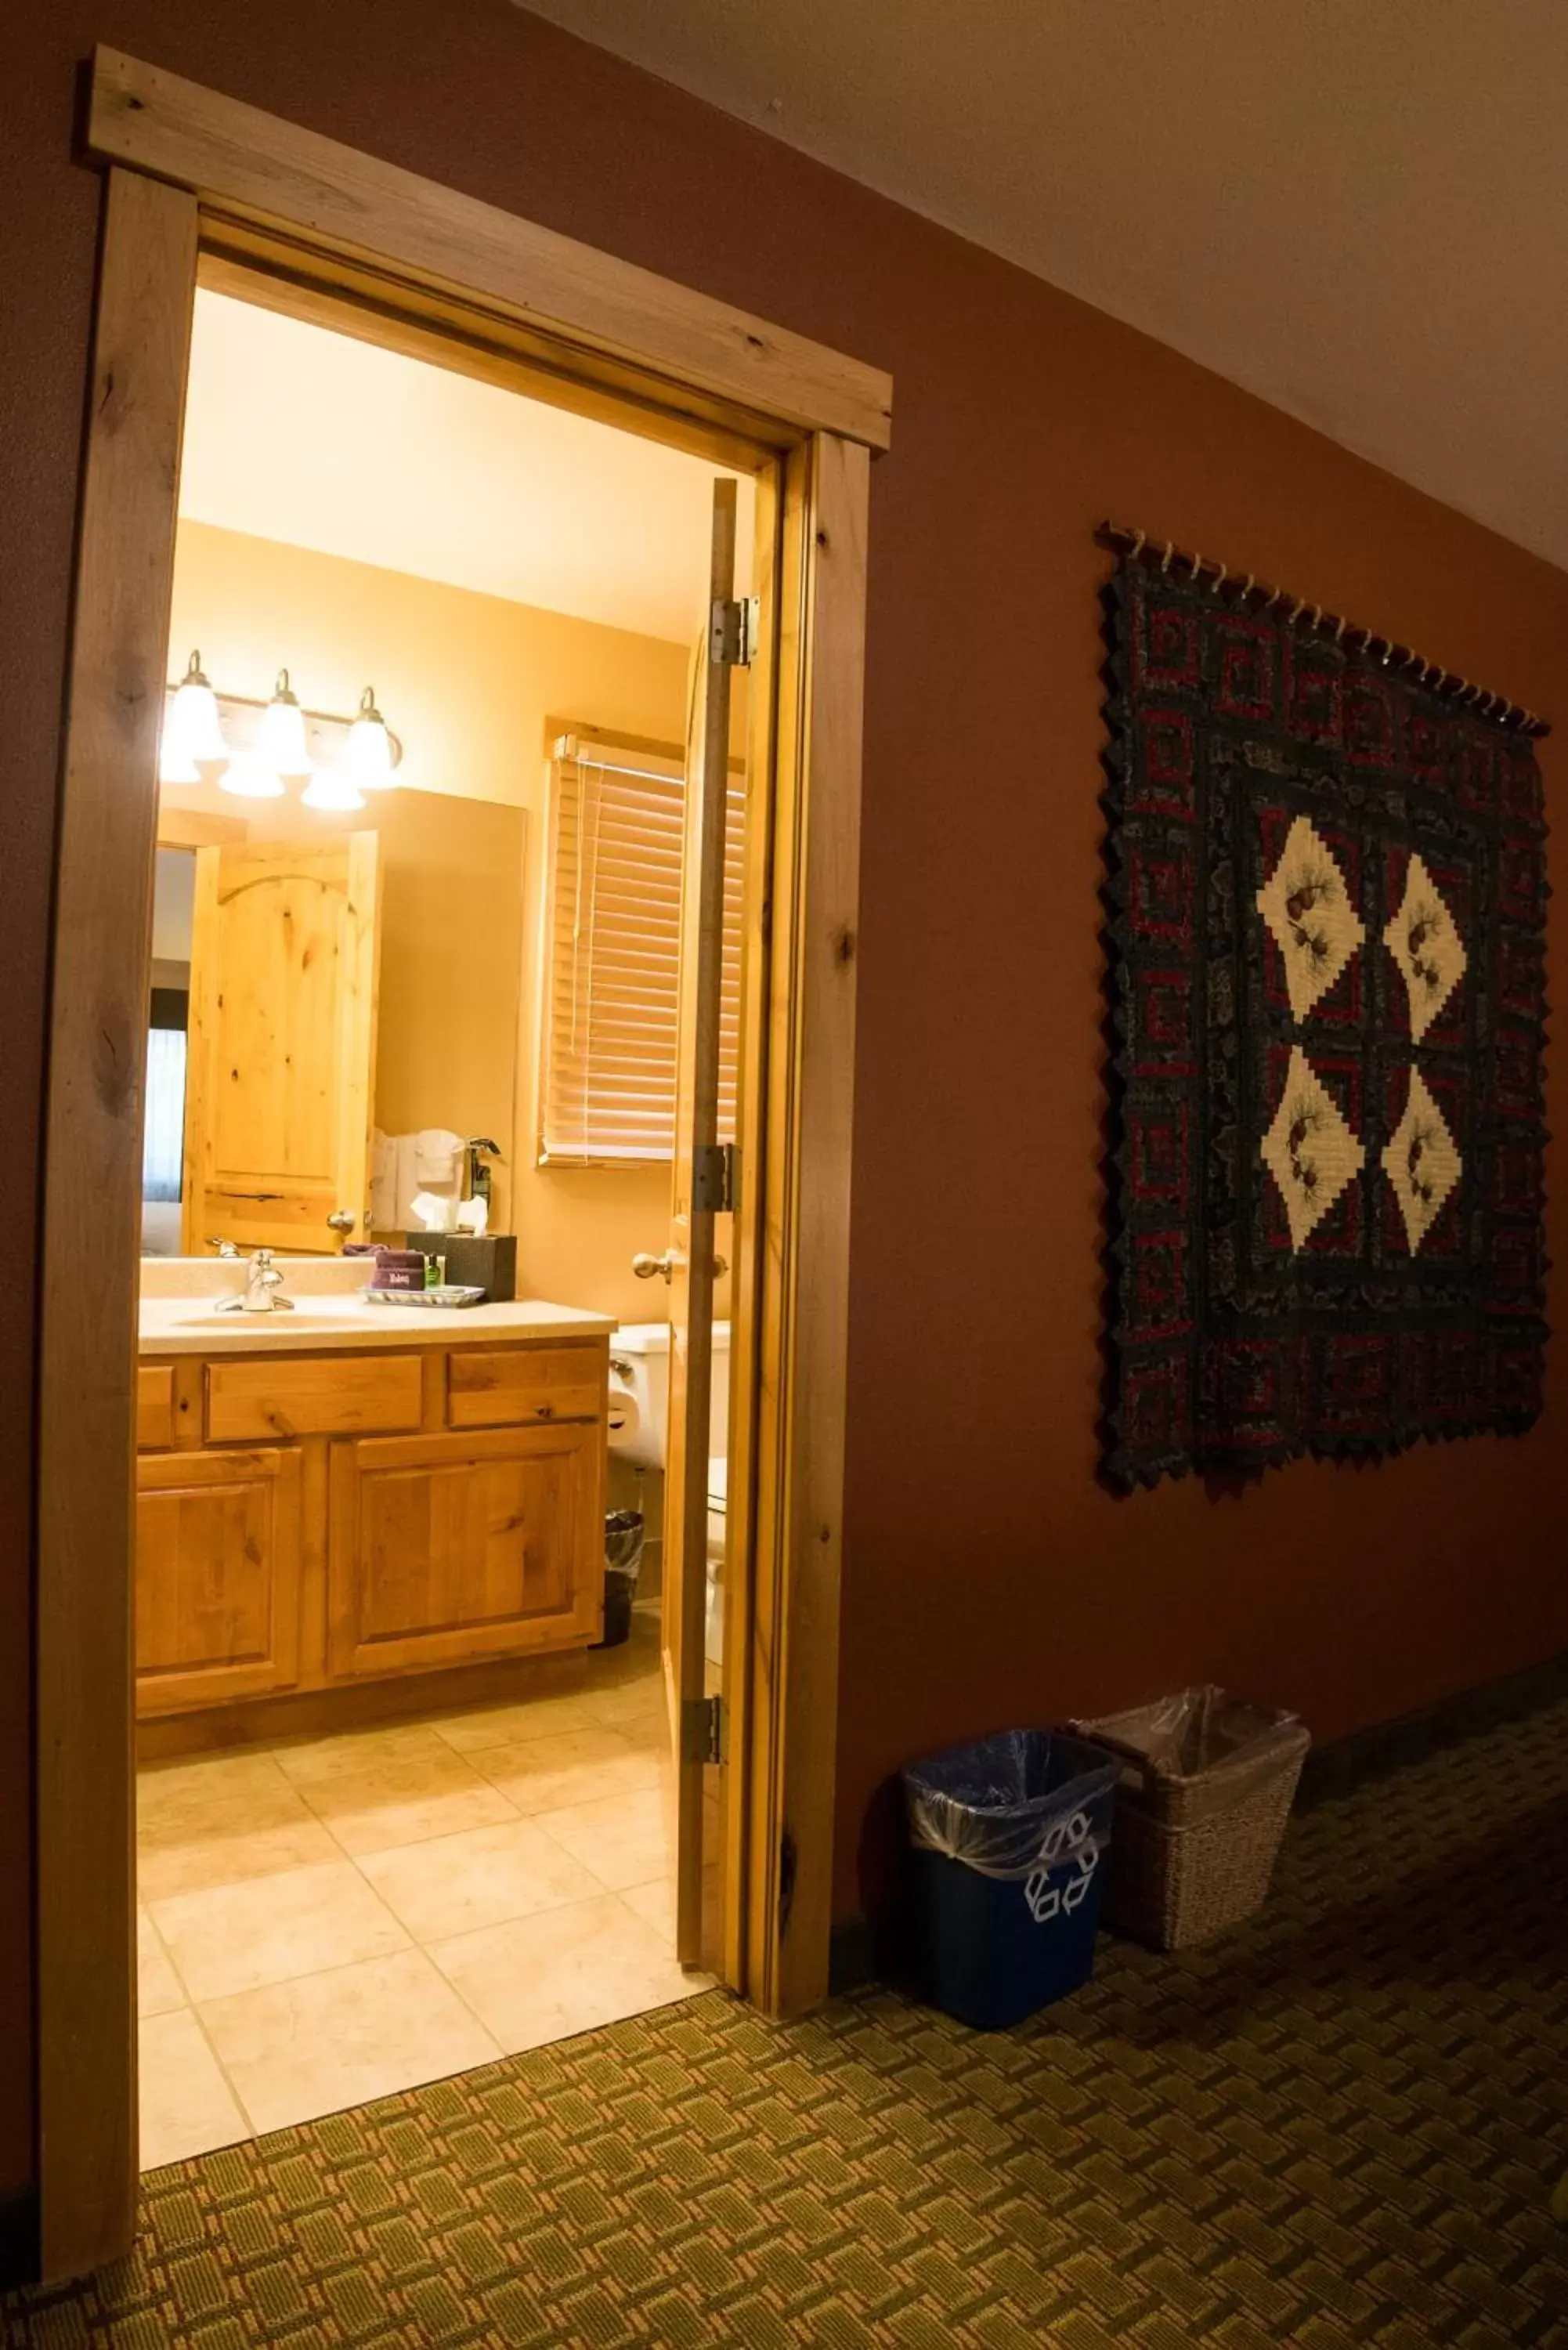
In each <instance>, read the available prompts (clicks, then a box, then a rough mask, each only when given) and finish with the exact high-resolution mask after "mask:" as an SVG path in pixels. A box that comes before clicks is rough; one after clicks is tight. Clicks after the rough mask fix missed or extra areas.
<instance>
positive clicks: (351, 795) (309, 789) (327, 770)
mask: <svg viewBox="0 0 1568 2350" xmlns="http://www.w3.org/2000/svg"><path fill="white" fill-rule="evenodd" d="M299 796H300V800H301V802H302V804H303V805H304V806H306V807H308V808H320V809H322V810H324V811H325V812H326V813H327V814H328V815H342V814H346V813H347V812H348V810H349V809H351V808H362V807H363V806H364V805H365V795H364V793H363V792H362V791H360V790H359V789H358V785H356V784H355V782H354V780H353V778H352V776H350V775H344V774H343V772H342V770H341V769H340V768H336V767H317V770H316V773H315V774H314V775H312V776H311V778H310V781H309V782H308V783H307V784H306V786H305V789H304V790H303V791H302V792H301V794H300V795H299Z"/></svg>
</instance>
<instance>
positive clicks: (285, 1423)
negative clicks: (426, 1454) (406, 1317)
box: [207, 1354, 421, 1444]
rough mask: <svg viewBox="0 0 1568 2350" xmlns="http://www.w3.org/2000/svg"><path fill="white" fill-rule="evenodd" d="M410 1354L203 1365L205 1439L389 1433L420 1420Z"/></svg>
mask: <svg viewBox="0 0 1568 2350" xmlns="http://www.w3.org/2000/svg"><path fill="white" fill-rule="evenodd" d="M420 1412H421V1372H420V1357H418V1355H337V1354H320V1355H310V1356H296V1357H294V1358H293V1359H292V1360H289V1361H286V1362H275V1361H273V1360H271V1359H269V1358H268V1357H265V1356H261V1357H247V1358H246V1359H244V1360H243V1361H238V1362H233V1363H209V1364H208V1365H207V1441H208V1443H209V1444H254V1443H256V1442H258V1441H261V1440H265V1439H271V1440H276V1439H277V1438H278V1437H280V1436H281V1437H288V1436H374V1435H381V1436H395V1435H397V1434H399V1433H400V1431H401V1430H405V1429H415V1428H418V1426H419V1424H420Z"/></svg>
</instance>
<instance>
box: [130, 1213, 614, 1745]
mask: <svg viewBox="0 0 1568 2350" xmlns="http://www.w3.org/2000/svg"><path fill="white" fill-rule="evenodd" d="M243 1270H244V1268H243V1266H241V1265H236V1264H234V1263H218V1262H216V1261H212V1260H208V1261H197V1260H192V1259H174V1260H170V1261H167V1262H164V1263H154V1262H151V1261H150V1262H149V1263H147V1264H146V1265H145V1267H144V1279H143V1291H142V1300H141V1316H140V1360H139V1366H138V1374H137V1522H136V1669H137V1691H138V1699H137V1705H138V1713H139V1715H140V1717H141V1718H143V1719H144V1720H145V1719H151V1718H154V1717H168V1716H171V1715H193V1714H198V1713H201V1712H202V1711H213V1710H216V1709H224V1710H225V1712H226V1711H227V1710H228V1709H231V1708H233V1707H234V1706H235V1705H236V1704H238V1705H242V1706H243V1705H257V1704H259V1703H260V1702H261V1701H264V1700H281V1699H284V1698H286V1697H288V1696H290V1695H292V1694H296V1693H297V1694H300V1695H303V1694H304V1693H306V1692H312V1691H314V1692H318V1693H322V1702H321V1704H320V1705H318V1706H317V1707H316V1708H314V1709H312V1714H313V1719H315V1720H320V1719H323V1718H325V1719H326V1720H327V1721H328V1722H330V1720H331V1718H332V1714H333V1708H332V1706H331V1704H330V1703H329V1702H328V1701H327V1700H329V1698H330V1693H331V1692H334V1691H337V1692H342V1693H344V1695H345V1704H344V1707H343V1709H342V1710H343V1711H344V1714H345V1718H347V1715H348V1712H349V1711H353V1712H354V1713H355V1714H356V1715H358V1714H361V1713H363V1711H365V1710H366V1709H365V1707H364V1705H363V1704H358V1705H356V1704H354V1703H353V1701H352V1700H350V1699H349V1698H348V1692H351V1691H354V1690H366V1689H368V1688H369V1687H370V1686H372V1685H376V1684H381V1685H390V1684H394V1683H406V1682H407V1681H408V1679H410V1677H412V1676H423V1675H432V1674H437V1673H439V1674H442V1675H448V1676H450V1675H451V1674H452V1673H453V1672H454V1671H460V1670H461V1669H462V1668H472V1667H475V1666H483V1665H484V1664H486V1663H489V1664H494V1663H496V1662H497V1661H501V1660H505V1659H520V1658H527V1657H537V1656H542V1655H545V1654H549V1653H551V1652H553V1651H557V1650H565V1649H573V1648H584V1647H586V1646H587V1644H588V1643H589V1642H590V1641H593V1640H596V1639H597V1638H598V1637H599V1632H600V1628H601V1622H602V1614H603V1602H604V1544H603V1521H604V1506H605V1504H604V1481H605V1441H606V1435H605V1431H606V1391H607V1374H608V1340H609V1334H610V1333H611V1331H612V1330H613V1329H614V1328H615V1324H614V1322H613V1321H611V1320H609V1319H608V1318H607V1317H605V1316H601V1315H593V1314H587V1313H582V1312H578V1311H576V1310H575V1309H574V1308H572V1307H570V1306H563V1305H550V1304H547V1303H545V1302H543V1301H541V1300H537V1299H529V1300H522V1301H519V1302H517V1303H516V1304H512V1305H481V1306H476V1307H472V1308H469V1309H466V1310H462V1311H454V1310H451V1309H446V1310H442V1309H434V1310H430V1309H425V1308H420V1307H401V1308H400V1307H394V1306H385V1305H371V1304H369V1303H367V1302H366V1300H365V1298H364V1296H363V1295H362V1284H363V1283H364V1282H365V1280H366V1277H367V1275H366V1270H365V1267H364V1265H363V1263H362V1262H359V1261H356V1260H353V1259H348V1260H345V1259H342V1258H337V1259H331V1258H328V1259H317V1260H314V1261H309V1262H306V1261H301V1260H294V1261H292V1262H290V1261H285V1262H284V1263H283V1265H282V1270H283V1272H284V1274H285V1290H284V1294H286V1295H289V1296H291V1297H292V1299H293V1310H292V1311H288V1312H278V1313H266V1314H249V1313H244V1312H235V1311H233V1310H231V1309H230V1305H229V1301H230V1300H232V1298H233V1296H234V1293H235V1292H236V1290H237V1289H238V1287H239V1285H240V1283H241V1278H242V1275H243ZM443 1694H444V1692H443ZM269 1711H272V1712H274V1714H275V1712H276V1711H277V1709H276V1707H275V1706H274V1707H272V1708H270V1709H269Z"/></svg>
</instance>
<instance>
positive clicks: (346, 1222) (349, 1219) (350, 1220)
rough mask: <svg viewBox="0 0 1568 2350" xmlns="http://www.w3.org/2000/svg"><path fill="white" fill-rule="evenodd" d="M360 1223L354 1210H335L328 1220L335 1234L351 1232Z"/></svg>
mask: <svg viewBox="0 0 1568 2350" xmlns="http://www.w3.org/2000/svg"><path fill="white" fill-rule="evenodd" d="M358 1221H359V1219H358V1216H357V1215H356V1214H355V1213H354V1211H353V1209H352V1208H334V1210H333V1211H332V1213H331V1214H330V1215H329V1216H328V1217H327V1224H328V1226H329V1227H330V1229H331V1230H332V1231H333V1232H352V1231H353V1229H354V1227H355V1225H356V1224H357V1223H358Z"/></svg>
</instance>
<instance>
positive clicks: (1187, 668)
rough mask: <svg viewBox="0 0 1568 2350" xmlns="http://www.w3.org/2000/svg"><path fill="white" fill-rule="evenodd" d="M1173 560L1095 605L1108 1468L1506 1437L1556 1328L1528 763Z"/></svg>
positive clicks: (1137, 570) (1364, 664)
mask: <svg viewBox="0 0 1568 2350" xmlns="http://www.w3.org/2000/svg"><path fill="white" fill-rule="evenodd" d="M1160 561H1161V558H1158V557H1157V558H1156V559H1155V561H1154V562H1153V563H1150V562H1149V561H1148V559H1147V549H1146V551H1145V553H1144V555H1143V556H1142V558H1141V559H1140V558H1139V557H1138V556H1129V557H1127V559H1126V560H1124V562H1123V563H1122V564H1121V565H1120V566H1119V567H1118V568H1117V570H1116V575H1115V577H1113V578H1112V579H1111V580H1110V581H1109V582H1108V583H1107V586H1106V610H1107V620H1108V626H1107V652H1108V660H1107V665H1106V682H1107V688H1108V693H1107V700H1106V721H1107V728H1108V738H1109V739H1108V742H1107V745H1106V794H1105V800H1104V806H1105V809H1106V818H1107V830H1106V883H1105V906H1106V944H1107V948H1108V965H1107V984H1108V995H1109V1007H1108V1008H1109V1015H1110V1035H1111V1068H1110V1095H1111V1101H1110V1109H1111V1118H1110V1152H1109V1159H1110V1164H1109V1170H1108V1173H1109V1189H1110V1232H1109V1239H1108V1244H1107V1248H1106V1268H1107V1273H1108V1283H1107V1307H1106V1311H1107V1324H1108V1326H1107V1330H1106V1358H1107V1369H1108V1374H1109V1376H1108V1378H1107V1381H1106V1398H1105V1412H1104V1418H1103V1419H1102V1422H1101V1434H1102V1438H1103V1442H1104V1451H1103V1456H1102V1458H1103V1465H1104V1470H1105V1474H1106V1478H1107V1479H1108V1481H1109V1482H1111V1483H1112V1484H1114V1485H1116V1486H1118V1487H1120V1488H1122V1489H1123V1490H1126V1489H1127V1488H1128V1487H1131V1486H1134V1485H1137V1484H1153V1483H1155V1482H1157V1480H1158V1479H1159V1478H1161V1477H1165V1476H1180V1475H1183V1474H1185V1473H1188V1472H1189V1471H1202V1472H1204V1473H1205V1474H1208V1473H1211V1472H1216V1471H1218V1472H1220V1473H1221V1474H1226V1475H1230V1474H1236V1473H1240V1474H1242V1475H1251V1474H1255V1473H1256V1471H1258V1470H1259V1469H1261V1468H1263V1467H1265V1466H1274V1465H1277V1464H1280V1463H1282V1462H1283V1461H1289V1460H1291V1459H1293V1458H1294V1457H1295V1456H1297V1455H1299V1454H1302V1453H1327V1454H1334V1455H1346V1454H1348V1455H1373V1454H1377V1453H1383V1452H1394V1451H1399V1450H1401V1449H1402V1448H1403V1447H1405V1446H1406V1445H1410V1444H1417V1443H1419V1442H1421V1441H1423V1440H1428V1439H1432V1438H1436V1437H1442V1438H1449V1437H1453V1436H1467V1435H1477V1434H1480V1433H1481V1432H1482V1431H1483V1430H1485V1431H1490V1432H1496V1433H1500V1434H1517V1433H1520V1432H1521V1431H1522V1430H1525V1429H1527V1428H1529V1427H1530V1426H1531V1425H1532V1422H1533V1421H1534V1420H1536V1419H1538V1418H1539V1416H1540V1413H1541V1409H1542V1397H1543V1394H1544V1375H1545V1344H1546V1337H1547V1325H1546V1295H1547V1294H1546V1264H1547V1256H1548V1252H1547V1247H1546V1233H1545V1224H1544V1214H1543V1209H1544V1200H1545V1186H1546V1117H1545V1085H1544V1079H1543V1074H1542V1073H1543V1067H1544V1056H1545V1039H1546V1017H1547V1006H1546V939H1545V921H1546V897H1547V892H1546V887H1545V871H1546V819H1545V808H1544V800H1543V794H1542V782H1541V770H1540V766H1539V764H1538V763H1537V760H1536V755H1535V746H1534V743H1532V739H1531V735H1530V733H1529V732H1527V731H1525V729H1524V728H1523V727H1522V726H1521V725H1520V724H1518V723H1512V722H1511V721H1510V720H1508V719H1503V720H1499V719H1496V718H1487V717H1482V716H1480V715H1479V714H1478V712H1477V711H1476V710H1475V709H1474V708H1472V707H1470V706H1469V705H1468V704H1465V705H1461V704H1459V702H1457V701H1456V700H1455V698H1454V697H1452V696H1450V695H1448V694H1445V693H1444V692H1443V691H1441V689H1440V687H1439V689H1438V690H1436V691H1434V690H1433V689H1432V688H1431V687H1430V686H1428V684H1426V683H1425V682H1424V681H1423V677H1422V675H1421V674H1418V673H1417V672H1414V671H1410V670H1409V669H1408V668H1407V669H1404V670H1401V669H1400V668H1399V667H1398V665H1397V664H1391V663H1390V662H1388V661H1386V660H1383V659H1381V658H1380V657H1379V648H1378V642H1377V640H1376V639H1365V638H1361V636H1360V632H1359V630H1346V631H1343V632H1340V633H1335V632H1334V630H1333V629H1331V627H1330V626H1328V625H1326V624H1324V625H1321V626H1320V625H1319V621H1320V618H1321V616H1320V615H1317V614H1315V613H1314V614H1313V615H1312V616H1311V617H1308V616H1307V611H1308V608H1306V607H1304V606H1303V605H1301V604H1296V605H1290V604H1288V603H1286V602H1284V601H1283V600H1282V599H1281V598H1272V599H1271V600H1269V601H1266V602H1265V601H1264V600H1262V591H1259V590H1256V589H1254V588H1252V587H1251V585H1250V583H1241V584H1240V585H1239V584H1238V583H1237V582H1235V581H1234V580H1231V579H1220V578H1217V577H1210V576H1209V574H1208V572H1207V571H1205V572H1203V573H1202V574H1201V576H1198V577H1194V576H1192V575H1191V573H1189V571H1188V570H1187V569H1186V568H1185V567H1183V569H1182V570H1180V571H1178V570H1177V569H1176V567H1174V565H1170V564H1167V565H1166V566H1165V567H1164V568H1161V567H1160ZM1194 569H1196V567H1194ZM1531 723H1532V725H1534V724H1535V723H1536V722H1533V721H1532V722H1531ZM1396 909H1397V911H1396ZM1391 917H1392V919H1390V918H1391ZM1385 941H1386V945H1387V950H1388V951H1387V952H1386V953H1385V951H1384V943H1385ZM1413 1072H1415V1073H1416V1074H1414V1075H1413Z"/></svg>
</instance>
